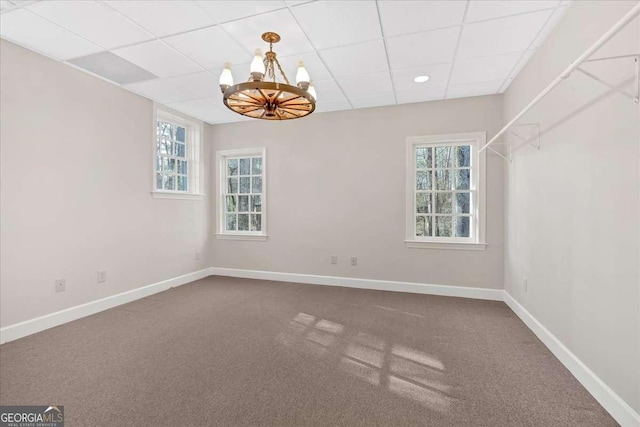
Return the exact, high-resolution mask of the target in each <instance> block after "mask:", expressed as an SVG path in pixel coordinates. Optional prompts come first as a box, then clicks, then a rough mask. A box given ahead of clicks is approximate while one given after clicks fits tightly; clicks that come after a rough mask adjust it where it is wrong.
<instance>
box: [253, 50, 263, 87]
mask: <svg viewBox="0 0 640 427" xmlns="http://www.w3.org/2000/svg"><path fill="white" fill-rule="evenodd" d="M264 72H265V69H264V60H263V59H262V50H260V49H256V53H255V55H254V57H253V61H251V77H252V78H253V80H254V81H258V80H262V77H263V76H264Z"/></svg>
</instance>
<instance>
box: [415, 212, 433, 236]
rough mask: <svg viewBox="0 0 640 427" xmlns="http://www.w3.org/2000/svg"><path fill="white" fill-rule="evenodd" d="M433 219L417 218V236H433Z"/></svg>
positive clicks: (427, 217) (428, 217) (426, 217)
mask: <svg viewBox="0 0 640 427" xmlns="http://www.w3.org/2000/svg"><path fill="white" fill-rule="evenodd" d="M432 224H433V218H432V217H430V216H417V217H416V236H431V232H432Z"/></svg>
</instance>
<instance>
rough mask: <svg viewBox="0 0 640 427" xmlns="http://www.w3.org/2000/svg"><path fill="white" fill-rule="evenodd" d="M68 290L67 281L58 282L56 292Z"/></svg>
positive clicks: (59, 280)
mask: <svg viewBox="0 0 640 427" xmlns="http://www.w3.org/2000/svg"><path fill="white" fill-rule="evenodd" d="M66 290H67V279H58V280H56V292H64V291H66Z"/></svg>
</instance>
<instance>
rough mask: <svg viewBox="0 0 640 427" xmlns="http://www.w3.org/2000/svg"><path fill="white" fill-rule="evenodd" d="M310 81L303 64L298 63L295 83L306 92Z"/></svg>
mask: <svg viewBox="0 0 640 427" xmlns="http://www.w3.org/2000/svg"><path fill="white" fill-rule="evenodd" d="M310 80H311V79H310V78H309V73H307V70H306V68H304V62H302V61H300V62H299V63H298V72H297V73H296V83H297V84H298V87H299V88H300V89H304V90H307V88H308V87H309V81H310Z"/></svg>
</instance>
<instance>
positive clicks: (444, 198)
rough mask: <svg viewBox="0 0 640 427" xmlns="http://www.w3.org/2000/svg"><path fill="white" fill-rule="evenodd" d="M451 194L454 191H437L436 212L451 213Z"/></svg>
mask: <svg viewBox="0 0 640 427" xmlns="http://www.w3.org/2000/svg"><path fill="white" fill-rule="evenodd" d="M451 194H452V193H435V195H436V213H451Z"/></svg>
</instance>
